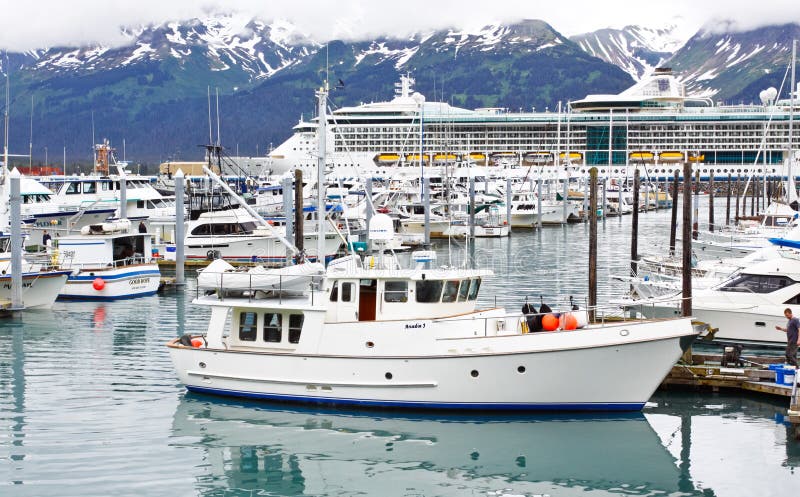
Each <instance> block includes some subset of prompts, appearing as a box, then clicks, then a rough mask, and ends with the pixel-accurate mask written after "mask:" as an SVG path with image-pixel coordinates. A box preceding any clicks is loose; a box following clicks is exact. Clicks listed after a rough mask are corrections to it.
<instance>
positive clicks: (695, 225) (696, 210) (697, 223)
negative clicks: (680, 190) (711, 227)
mask: <svg viewBox="0 0 800 497" xmlns="http://www.w3.org/2000/svg"><path fill="white" fill-rule="evenodd" d="M694 176H695V177H694V209H693V210H694V214H693V215H692V219H693V221H694V222H693V223H692V239H693V240H697V237H698V236H699V235H700V168H699V167H698V168H697V171H695V173H694ZM690 181H691V178H690Z"/></svg>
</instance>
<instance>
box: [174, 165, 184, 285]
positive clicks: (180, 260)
mask: <svg viewBox="0 0 800 497" xmlns="http://www.w3.org/2000/svg"><path fill="white" fill-rule="evenodd" d="M183 178H184V176H183V170H181V169H178V171H177V172H176V173H175V284H176V285H184V284H185V283H186V280H185V277H184V272H183V271H184V267H183V265H184V260H185V259H186V257H185V256H184V248H185V245H184V234H183V230H184V227H185V225H184V219H183V216H184V205H183Z"/></svg>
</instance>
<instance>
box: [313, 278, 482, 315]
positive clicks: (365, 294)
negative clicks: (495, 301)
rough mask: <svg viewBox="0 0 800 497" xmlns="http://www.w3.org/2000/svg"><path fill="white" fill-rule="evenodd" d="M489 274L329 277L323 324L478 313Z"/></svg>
mask: <svg viewBox="0 0 800 497" xmlns="http://www.w3.org/2000/svg"><path fill="white" fill-rule="evenodd" d="M488 274H489V272H487V271H477V270H460V271H448V272H447V274H444V273H439V274H437V271H435V270H431V271H430V272H420V271H411V270H408V271H391V270H374V271H368V270H367V271H360V272H353V273H349V274H346V275H341V276H339V275H336V276H334V277H331V276H330V275H329V276H328V278H327V280H326V283H325V289H324V294H325V295H327V297H328V302H327V311H326V314H325V321H326V322H327V323H344V322H352V321H391V320H401V319H408V318H409V316H411V317H413V318H418V319H431V318H439V317H450V316H456V315H460V314H467V313H470V312H473V311H474V310H475V304H476V300H477V298H478V291H479V289H480V286H481V279H482V277H484V276H486V275H488Z"/></svg>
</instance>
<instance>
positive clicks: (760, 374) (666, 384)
mask: <svg viewBox="0 0 800 497" xmlns="http://www.w3.org/2000/svg"><path fill="white" fill-rule="evenodd" d="M783 359H784V358H783V357H782V356H780V357H779V356H742V357H741V362H743V363H745V364H750V365H753V366H752V367H747V366H746V367H724V366H722V355H719V354H717V355H714V354H694V355H692V364H685V363H683V362H679V363H678V364H676V365H675V366H673V367H672V370H671V371H670V372H669V374H668V375H667V376H666V378H664V381H663V382H662V383H661V388H664V389H670V388H674V387H692V388H700V389H710V390H712V391H715V392H716V391H719V390H720V389H735V390H740V391H745V392H755V393H760V394H766V395H773V396H778V397H791V396H792V387H791V385H785V384H779V383H775V371H772V370H769V369H764V368H763V367H761V366H760V365H764V366H768V365H770V364H782V363H783Z"/></svg>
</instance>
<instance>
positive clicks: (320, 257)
mask: <svg viewBox="0 0 800 497" xmlns="http://www.w3.org/2000/svg"><path fill="white" fill-rule="evenodd" d="M327 102H328V81H327V80H326V81H325V83H324V84H323V85H322V87H320V89H319V90H318V91H317V103H318V107H319V110H318V112H317V117H318V119H319V121H318V122H317V262H320V263H322V264H323V265H324V264H325V156H326V152H327V151H326V148H327V145H328V144H327V141H328V135H327V127H328V116H327V112H326V106H327ZM297 208H302V207H301V206H298V207H297Z"/></svg>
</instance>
